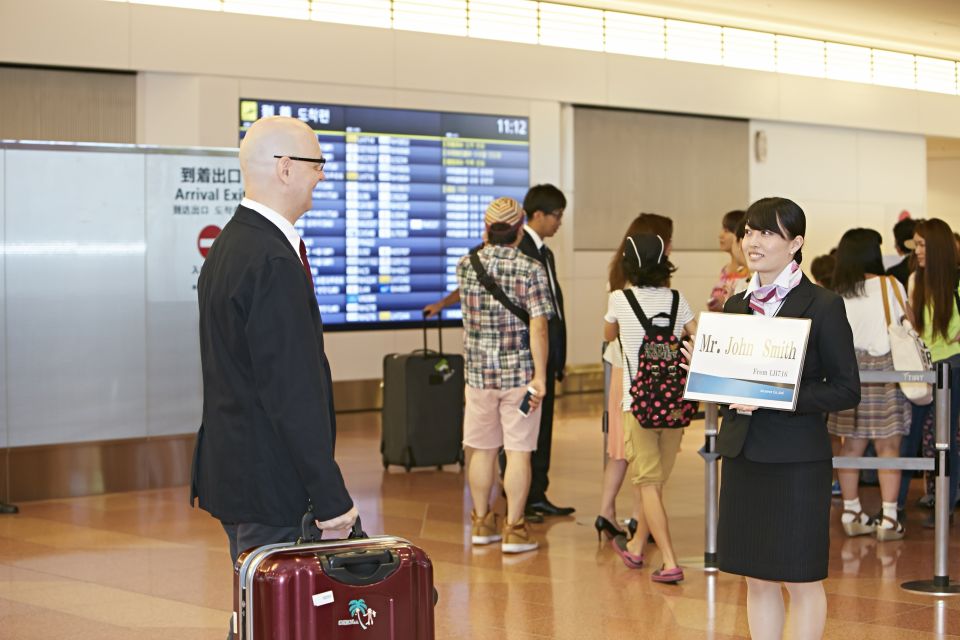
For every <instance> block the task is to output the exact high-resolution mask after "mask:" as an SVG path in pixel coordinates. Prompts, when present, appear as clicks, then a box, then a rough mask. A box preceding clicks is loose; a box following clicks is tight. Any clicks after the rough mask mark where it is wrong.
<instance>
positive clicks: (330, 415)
mask: <svg viewBox="0 0 960 640" xmlns="http://www.w3.org/2000/svg"><path fill="white" fill-rule="evenodd" d="M323 164H324V158H323V156H322V154H321V151H320V145H319V143H318V141H317V137H316V135H314V132H313V131H312V130H311V129H310V127H308V126H307V125H306V124H304V123H303V122H300V121H299V120H295V119H293V118H284V117H274V118H265V119H262V120H258V121H257V122H255V123H254V124H253V125H252V126H251V127H250V129H249V130H248V131H247V134H246V136H245V137H244V139H243V142H242V144H241V145H240V169H241V171H242V173H243V184H244V189H245V191H246V197H245V198H244V199H243V201H242V202H241V203H240V206H238V207H237V210H236V212H235V213H234V215H233V218H232V219H231V220H230V221H229V222H228V223H227V224H226V226H224V228H223V231H222V232H221V233H220V235H219V236H218V237H217V239H216V241H215V242H214V243H213V246H212V247H211V249H210V253H209V254H208V255H207V259H206V261H205V262H204V265H203V268H202V269H201V271H200V279H199V282H198V285H197V292H198V295H199V303H200V359H201V363H202V369H203V422H202V424H201V427H200V431H199V434H198V435H197V446H196V451H195V453H194V463H193V482H192V491H191V502H192V501H193V499H194V498H198V499H199V504H200V507H201V508H202V509H205V510H206V511H209V512H210V514H211V515H213V516H214V517H215V518H218V519H219V520H220V521H221V522H222V523H223V527H224V530H225V531H226V533H227V537H228V539H229V541H230V557H231V559H232V560H234V561H236V559H237V555H238V553H239V552H242V551H245V550H246V549H249V548H251V547H254V546H259V545H264V544H270V543H274V542H288V541H294V540H296V539H297V537H298V536H299V532H300V521H301V518H302V516H303V515H304V513H305V512H306V510H307V509H308V507H309V508H311V509H312V511H313V516H314V518H315V519H316V523H317V526H319V527H320V528H321V529H335V530H341V529H346V528H349V527H350V526H352V525H353V523H354V521H355V520H356V518H357V510H356V508H355V507H354V506H353V500H352V499H351V498H350V494H349V493H348V492H347V489H346V486H345V484H344V481H343V476H342V475H341V473H340V468H339V466H338V465H337V463H336V461H335V460H334V456H333V452H334V443H335V440H336V417H335V414H334V408H333V396H332V387H333V383H332V379H331V375H330V366H329V363H328V362H327V358H326V355H325V354H324V348H323V326H322V323H321V319H320V310H319V308H318V307H317V299H316V295H315V293H314V285H313V276H312V272H311V271H310V265H309V259H308V254H307V251H306V246H305V244H304V242H303V240H301V238H300V236H299V234H298V233H297V231H296V230H295V229H294V226H293V225H294V223H295V222H296V221H297V220H298V219H299V218H300V216H302V215H303V214H304V213H305V212H307V211H309V210H310V209H311V208H312V205H313V189H314V187H315V186H316V185H317V183H318V182H320V181H321V180H323V179H324V174H323Z"/></svg>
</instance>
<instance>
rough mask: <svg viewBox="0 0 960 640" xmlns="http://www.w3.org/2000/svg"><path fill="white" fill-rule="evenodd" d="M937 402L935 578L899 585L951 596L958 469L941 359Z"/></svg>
mask: <svg viewBox="0 0 960 640" xmlns="http://www.w3.org/2000/svg"><path fill="white" fill-rule="evenodd" d="M934 402H935V403H936V405H935V407H934V409H935V412H936V413H935V417H936V456H937V465H936V468H937V480H936V484H935V485H934V499H935V500H936V507H935V508H936V511H935V512H934V532H933V540H934V548H933V580H916V581H913V582H904V583H903V584H902V585H900V586H901V587H902V588H903V589H905V590H907V591H913V592H915V593H926V594H929V595H937V596H949V595H957V594H960V584H956V583H954V584H951V583H950V574H949V571H948V569H947V560H948V557H947V544H948V542H949V534H950V510H951V509H952V507H953V505H951V504H949V502H950V497H949V496H950V473H951V471H952V472H953V473H956V470H951V469H950V468H949V464H948V460H949V454H950V447H951V446H952V443H951V442H950V365H949V364H948V363H947V362H940V363H939V364H938V365H937V386H936V390H935V393H934Z"/></svg>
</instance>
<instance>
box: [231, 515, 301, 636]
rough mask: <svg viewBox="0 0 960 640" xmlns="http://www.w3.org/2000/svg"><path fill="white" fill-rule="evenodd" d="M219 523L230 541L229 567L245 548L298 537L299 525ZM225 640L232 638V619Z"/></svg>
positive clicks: (293, 540) (292, 540) (234, 564)
mask: <svg viewBox="0 0 960 640" xmlns="http://www.w3.org/2000/svg"><path fill="white" fill-rule="evenodd" d="M220 524H222V525H223V530H224V531H226V533H227V539H228V540H229V541H230V561H231V563H232V564H231V567H234V566H236V564H237V556H239V555H240V554H241V553H242V552H244V551H246V550H247V549H252V548H253V547H260V546H263V545H265V544H275V543H278V542H296V540H297V538H299V537H300V527H299V525H298V526H295V527H273V526H271V525H268V524H258V523H256V522H241V523H239V524H236V523H228V522H221V523H220ZM227 640H233V624H232V620H231V625H230V629H229V631H228V632H227Z"/></svg>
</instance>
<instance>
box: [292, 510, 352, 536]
mask: <svg viewBox="0 0 960 640" xmlns="http://www.w3.org/2000/svg"><path fill="white" fill-rule="evenodd" d="M367 537H369V536H367V534H366V533H365V532H364V530H363V525H362V524H360V516H357V520H356V522H354V523H353V528H352V529H351V530H350V534H349V535H348V536H347V539H348V540H354V539H356V538H367ZM322 538H323V531H321V530H320V528H319V527H318V526H317V522H316V518H314V517H313V509H312V508H308V509H307V512H306V513H304V514H303V518H302V519H301V520H300V539H299V540H297V542H298V543H304V542H320V540H321V539H322Z"/></svg>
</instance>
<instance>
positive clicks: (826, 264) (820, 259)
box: [810, 253, 837, 289]
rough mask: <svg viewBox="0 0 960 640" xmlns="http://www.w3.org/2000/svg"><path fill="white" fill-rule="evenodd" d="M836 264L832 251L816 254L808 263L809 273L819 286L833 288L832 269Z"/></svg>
mask: <svg viewBox="0 0 960 640" xmlns="http://www.w3.org/2000/svg"><path fill="white" fill-rule="evenodd" d="M836 266H837V259H836V258H835V257H834V255H833V254H832V253H829V254H827V255H823V256H817V257H816V258H814V259H813V262H811V263H810V274H811V275H812V276H813V279H814V280H815V281H816V283H817V284H818V285H820V286H821V287H824V288H826V289H833V271H834V269H835V268H836Z"/></svg>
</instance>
